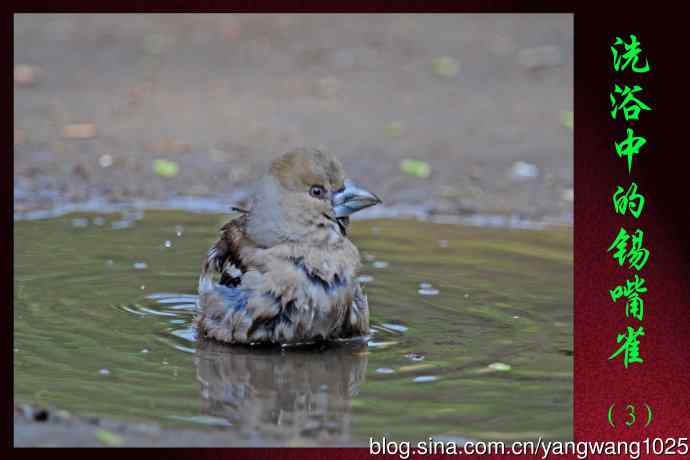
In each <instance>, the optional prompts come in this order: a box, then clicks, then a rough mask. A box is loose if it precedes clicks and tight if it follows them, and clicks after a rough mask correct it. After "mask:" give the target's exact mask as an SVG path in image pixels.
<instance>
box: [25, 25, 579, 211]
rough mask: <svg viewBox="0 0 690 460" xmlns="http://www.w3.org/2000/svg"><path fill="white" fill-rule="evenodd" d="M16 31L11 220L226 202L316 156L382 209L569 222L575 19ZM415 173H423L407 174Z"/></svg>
mask: <svg viewBox="0 0 690 460" xmlns="http://www.w3.org/2000/svg"><path fill="white" fill-rule="evenodd" d="M14 25H15V30H14V37H15V46H14V62H15V90H14V98H15V100H14V121H15V131H14V159H15V163H14V173H15V210H16V211H19V212H21V211H26V210H32V209H49V208H52V207H54V206H56V205H59V204H64V203H83V202H85V201H88V200H90V199H93V198H103V199H105V200H107V201H109V202H129V201H133V200H142V199H144V200H167V199H170V198H173V197H179V196H195V197H202V198H213V199H214V200H218V201H221V202H228V203H229V202H231V201H237V200H238V199H241V198H242V196H243V195H244V194H245V193H246V191H247V186H248V185H249V184H250V183H251V181H252V180H253V179H254V178H255V177H256V176H257V175H258V174H260V173H261V171H262V170H263V169H264V168H265V166H266V164H267V162H268V161H269V160H270V159H271V158H272V157H274V156H275V155H277V154H279V153H282V152H284V151H286V150H288V149H290V148H292V147H296V146H303V145H307V146H317V147H322V148H325V149H328V150H331V151H333V152H334V153H336V154H337V155H338V156H339V157H340V158H341V160H342V161H343V163H344V164H345V166H346V168H347V170H348V171H349V172H350V174H351V176H352V177H353V178H356V179H357V180H358V181H360V182H362V183H363V184H364V185H365V186H367V187H370V188H371V189H373V190H375V191H376V192H377V194H379V195H380V196H382V197H383V199H384V201H385V203H386V204H387V205H389V206H399V205H408V206H422V207H423V208H424V209H425V210H426V211H427V212H428V213H430V214H440V215H456V216H457V215H465V216H466V215H472V214H474V213H483V214H502V215H516V216H520V217H524V218H529V219H532V220H537V221H539V220H556V221H560V222H566V223H567V222H571V221H572V197H573V192H572V186H573V142H572V140H573V139H572V135H573V134H572V106H573V90H572V88H573V21H572V16H570V15H424V16H415V15H355V16H352V15H351V16H338V15H323V16H318V15H308V16H295V15H240V16H236V15H57V16H51V15H16V16H15V24H14ZM404 159H418V160H423V161H425V162H426V163H427V164H428V165H429V166H430V167H431V170H430V174H429V175H428V177H415V176H414V175H409V174H406V173H405V172H403V171H402V170H401V161H402V160H404ZM157 160H164V161H163V162H161V161H157ZM421 172H422V174H421V176H425V175H426V174H425V172H424V171H421Z"/></svg>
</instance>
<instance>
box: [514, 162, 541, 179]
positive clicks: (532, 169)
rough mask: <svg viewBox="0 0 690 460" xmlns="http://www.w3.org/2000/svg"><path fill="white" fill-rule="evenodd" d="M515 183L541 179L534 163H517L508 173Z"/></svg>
mask: <svg viewBox="0 0 690 460" xmlns="http://www.w3.org/2000/svg"><path fill="white" fill-rule="evenodd" d="M508 175H509V176H510V178H511V179H512V180H514V181H518V182H524V181H528V180H531V179H534V178H536V177H539V168H537V166H536V165H533V164H532V163H527V162H524V161H516V162H515V163H513V166H512V167H511V168H510V172H509V173H508Z"/></svg>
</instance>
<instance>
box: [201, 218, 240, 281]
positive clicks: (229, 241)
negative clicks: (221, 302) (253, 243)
mask: <svg viewBox="0 0 690 460" xmlns="http://www.w3.org/2000/svg"><path fill="white" fill-rule="evenodd" d="M246 223H247V216H246V214H241V215H239V216H235V218H233V219H231V220H230V221H229V222H227V223H226V224H225V225H223V226H222V227H221V229H220V235H219V237H218V239H217V240H216V242H215V243H214V244H213V246H211V248H210V249H209V250H208V254H207V256H206V258H205V259H204V263H203V266H202V270H201V276H202V277H211V276H212V275H213V273H220V275H221V279H220V284H222V285H227V286H234V285H236V284H237V283H239V279H238V276H239V275H241V274H242V273H244V272H245V271H246V267H245V266H244V264H243V263H242V260H241V258H240V248H241V247H242V246H243V245H244V244H247V243H248V242H247V239H246V237H245V232H244V229H245V226H246Z"/></svg>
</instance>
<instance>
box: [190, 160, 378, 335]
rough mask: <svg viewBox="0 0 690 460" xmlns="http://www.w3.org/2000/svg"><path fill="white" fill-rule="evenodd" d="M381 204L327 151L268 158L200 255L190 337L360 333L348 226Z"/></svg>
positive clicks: (355, 261)
mask: <svg viewBox="0 0 690 460" xmlns="http://www.w3.org/2000/svg"><path fill="white" fill-rule="evenodd" d="M381 202H382V201H381V199H380V198H379V197H378V196H377V195H375V194H374V193H372V192H370V191H368V190H366V189H365V188H364V187H362V186H360V185H358V184H357V183H355V182H353V181H351V180H349V179H347V178H346V176H345V172H344V170H343V166H342V164H341V163H340V161H338V159H337V158H336V157H335V156H334V155H333V154H331V153H328V152H324V151H321V150H318V149H314V148H298V149H295V150H291V151H289V152H287V153H285V154H283V155H281V156H279V157H278V158H276V159H275V160H273V161H272V162H271V164H270V166H269V168H268V171H267V172H266V174H265V175H263V177H261V178H260V179H259V180H258V181H257V183H256V186H255V188H254V191H253V194H252V196H251V200H250V206H249V207H248V209H244V208H238V207H235V208H233V210H234V211H235V212H236V214H235V216H234V218H232V219H230V220H229V221H228V222H227V223H225V224H224V225H223V226H222V227H221V229H220V235H219V237H218V239H217V240H216V242H215V243H214V244H213V245H212V246H211V248H210V249H209V250H208V253H207V255H206V257H205V258H204V260H203V263H202V269H201V274H200V276H199V285H198V296H197V305H196V314H195V317H194V326H195V327H196V330H197V333H198V334H199V336H200V337H204V338H209V339H215V340H217V341H220V342H225V343H229V344H248V345H258V344H280V345H284V346H285V345H293V344H298V345H299V344H313V343H319V342H328V341H335V340H340V339H352V338H357V337H366V336H367V335H368V334H369V304H368V300H367V297H366V295H365V294H364V292H363V290H362V287H361V286H360V284H359V282H358V280H357V273H358V270H359V269H360V267H361V261H360V255H359V251H358V250H357V247H356V246H355V245H354V244H353V243H352V241H351V240H350V239H349V238H348V233H347V232H348V228H349V226H350V221H349V219H350V216H351V215H352V214H353V213H355V212H357V211H360V210H362V209H365V208H368V207H370V206H374V205H377V204H379V203H381ZM216 279H218V280H217V281H216Z"/></svg>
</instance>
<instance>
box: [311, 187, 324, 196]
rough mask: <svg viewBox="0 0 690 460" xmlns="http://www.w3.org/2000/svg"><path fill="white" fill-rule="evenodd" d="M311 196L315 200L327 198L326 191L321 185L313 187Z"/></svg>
mask: <svg viewBox="0 0 690 460" xmlns="http://www.w3.org/2000/svg"><path fill="white" fill-rule="evenodd" d="M309 194H310V195H311V196H313V197H314V198H323V197H325V196H326V189H325V188H323V186H321V185H312V186H311V188H310V189H309Z"/></svg>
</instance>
